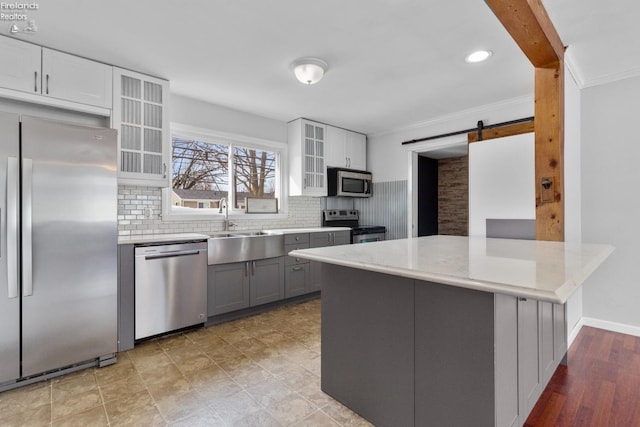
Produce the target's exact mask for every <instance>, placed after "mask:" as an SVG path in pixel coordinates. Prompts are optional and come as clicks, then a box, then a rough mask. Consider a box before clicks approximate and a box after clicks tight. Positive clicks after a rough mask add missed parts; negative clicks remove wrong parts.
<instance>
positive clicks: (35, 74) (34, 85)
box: [33, 71, 38, 92]
mask: <svg viewBox="0 0 640 427" xmlns="http://www.w3.org/2000/svg"><path fill="white" fill-rule="evenodd" d="M33 91H34V92H37V91H38V72H37V71H34V72H33Z"/></svg>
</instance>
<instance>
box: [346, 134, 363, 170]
mask: <svg viewBox="0 0 640 427" xmlns="http://www.w3.org/2000/svg"><path fill="white" fill-rule="evenodd" d="M346 157H347V159H348V161H349V166H347V167H348V168H350V169H358V170H367V136H366V135H363V134H361V133H358V132H351V131H349V132H347V145H346Z"/></svg>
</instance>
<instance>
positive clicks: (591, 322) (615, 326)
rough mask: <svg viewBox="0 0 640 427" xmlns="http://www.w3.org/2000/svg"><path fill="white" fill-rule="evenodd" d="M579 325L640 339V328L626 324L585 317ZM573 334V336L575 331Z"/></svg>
mask: <svg viewBox="0 0 640 427" xmlns="http://www.w3.org/2000/svg"><path fill="white" fill-rule="evenodd" d="M580 324H582V325H580ZM578 325H580V327H582V326H583V325H584V326H591V327H594V328H600V329H604V330H607V331H611V332H619V333H621V334H627V335H634V336H636V337H640V327H638V326H631V325H626V324H624V323H616V322H609V321H607V320H600V319H593V318H591V317H583V318H581V319H580V321H579V322H578ZM576 327H577V326H576ZM575 329H576V328H574V330H575ZM578 331H579V330H578ZM571 334H572V335H573V331H572V333H571ZM576 335H577V333H576Z"/></svg>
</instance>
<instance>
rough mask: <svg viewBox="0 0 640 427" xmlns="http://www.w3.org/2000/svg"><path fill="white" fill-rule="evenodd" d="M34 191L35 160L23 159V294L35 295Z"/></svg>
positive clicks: (24, 295) (27, 295) (26, 295)
mask: <svg viewBox="0 0 640 427" xmlns="http://www.w3.org/2000/svg"><path fill="white" fill-rule="evenodd" d="M32 191H33V160H32V159H27V158H26V157H25V158H24V159H23V161H22V296H23V297H29V296H31V295H33V276H32V274H33V270H32V268H31V262H32V255H33V254H32V242H31V231H32V230H31V205H32V200H31V198H32V194H31V192H32Z"/></svg>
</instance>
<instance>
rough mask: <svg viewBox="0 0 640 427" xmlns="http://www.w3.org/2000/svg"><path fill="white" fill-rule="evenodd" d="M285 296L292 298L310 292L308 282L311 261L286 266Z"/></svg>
mask: <svg viewBox="0 0 640 427" xmlns="http://www.w3.org/2000/svg"><path fill="white" fill-rule="evenodd" d="M284 274H285V276H284V284H285V288H284V297H285V298H291V297H295V296H298V295H304V294H306V293H309V290H308V289H307V282H308V281H309V263H308V262H306V263H303V264H291V265H287V266H286V267H285V273H284Z"/></svg>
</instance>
